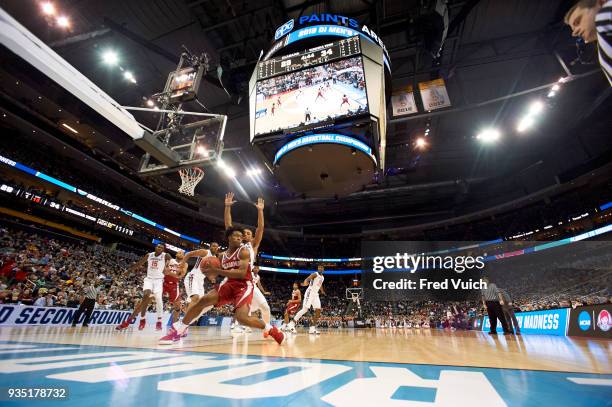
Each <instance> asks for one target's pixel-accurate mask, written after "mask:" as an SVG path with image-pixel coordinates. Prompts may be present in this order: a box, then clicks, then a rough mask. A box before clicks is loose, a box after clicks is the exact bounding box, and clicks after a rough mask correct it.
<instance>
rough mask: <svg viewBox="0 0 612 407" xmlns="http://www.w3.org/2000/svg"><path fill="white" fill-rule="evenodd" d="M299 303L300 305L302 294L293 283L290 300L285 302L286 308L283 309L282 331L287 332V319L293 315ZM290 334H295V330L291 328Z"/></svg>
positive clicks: (296, 284) (298, 287)
mask: <svg viewBox="0 0 612 407" xmlns="http://www.w3.org/2000/svg"><path fill="white" fill-rule="evenodd" d="M301 303H302V292H301V291H300V286H299V285H298V283H293V291H292V292H291V299H290V300H289V301H287V308H285V316H284V323H283V326H282V327H281V329H282V330H287V331H288V330H289V328H288V327H287V324H288V323H289V318H290V317H293V315H295V313H296V312H297V310H298V308H299V307H300V304H301ZM291 332H293V333H295V332H296V331H295V328H293V331H291Z"/></svg>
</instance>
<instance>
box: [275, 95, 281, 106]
mask: <svg viewBox="0 0 612 407" xmlns="http://www.w3.org/2000/svg"><path fill="white" fill-rule="evenodd" d="M276 104H277V105H278V107H279V108H280V107H281V100H280V96H279V97H278V98H276Z"/></svg>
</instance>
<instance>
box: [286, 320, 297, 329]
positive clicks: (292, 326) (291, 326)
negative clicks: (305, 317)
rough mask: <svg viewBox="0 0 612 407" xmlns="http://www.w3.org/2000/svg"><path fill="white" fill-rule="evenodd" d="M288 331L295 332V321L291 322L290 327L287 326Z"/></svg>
mask: <svg viewBox="0 0 612 407" xmlns="http://www.w3.org/2000/svg"><path fill="white" fill-rule="evenodd" d="M287 329H288V330H290V331H295V322H294V321H293V320H291V321H289V325H287Z"/></svg>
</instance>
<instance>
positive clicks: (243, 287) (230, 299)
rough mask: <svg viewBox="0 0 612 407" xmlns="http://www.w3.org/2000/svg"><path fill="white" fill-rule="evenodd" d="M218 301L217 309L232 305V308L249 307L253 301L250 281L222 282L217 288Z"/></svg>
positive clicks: (227, 280) (233, 280)
mask: <svg viewBox="0 0 612 407" xmlns="http://www.w3.org/2000/svg"><path fill="white" fill-rule="evenodd" d="M216 288H217V292H218V293H219V301H218V302H217V305H216V306H217V307H220V306H222V305H225V304H234V308H240V307H242V306H243V305H245V304H246V305H251V300H252V299H253V282H252V281H250V280H235V279H226V280H223V281H222V282H221V283H220V284H219V285H218V286H217V287H216Z"/></svg>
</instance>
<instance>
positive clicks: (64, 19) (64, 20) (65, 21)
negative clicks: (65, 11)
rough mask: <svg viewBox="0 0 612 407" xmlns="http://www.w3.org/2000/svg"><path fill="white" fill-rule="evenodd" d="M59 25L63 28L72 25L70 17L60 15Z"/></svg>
mask: <svg viewBox="0 0 612 407" xmlns="http://www.w3.org/2000/svg"><path fill="white" fill-rule="evenodd" d="M56 23H57V25H59V26H60V27H62V28H69V27H70V20H69V19H68V17H66V16H59V17H58V18H57V20H56Z"/></svg>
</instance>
